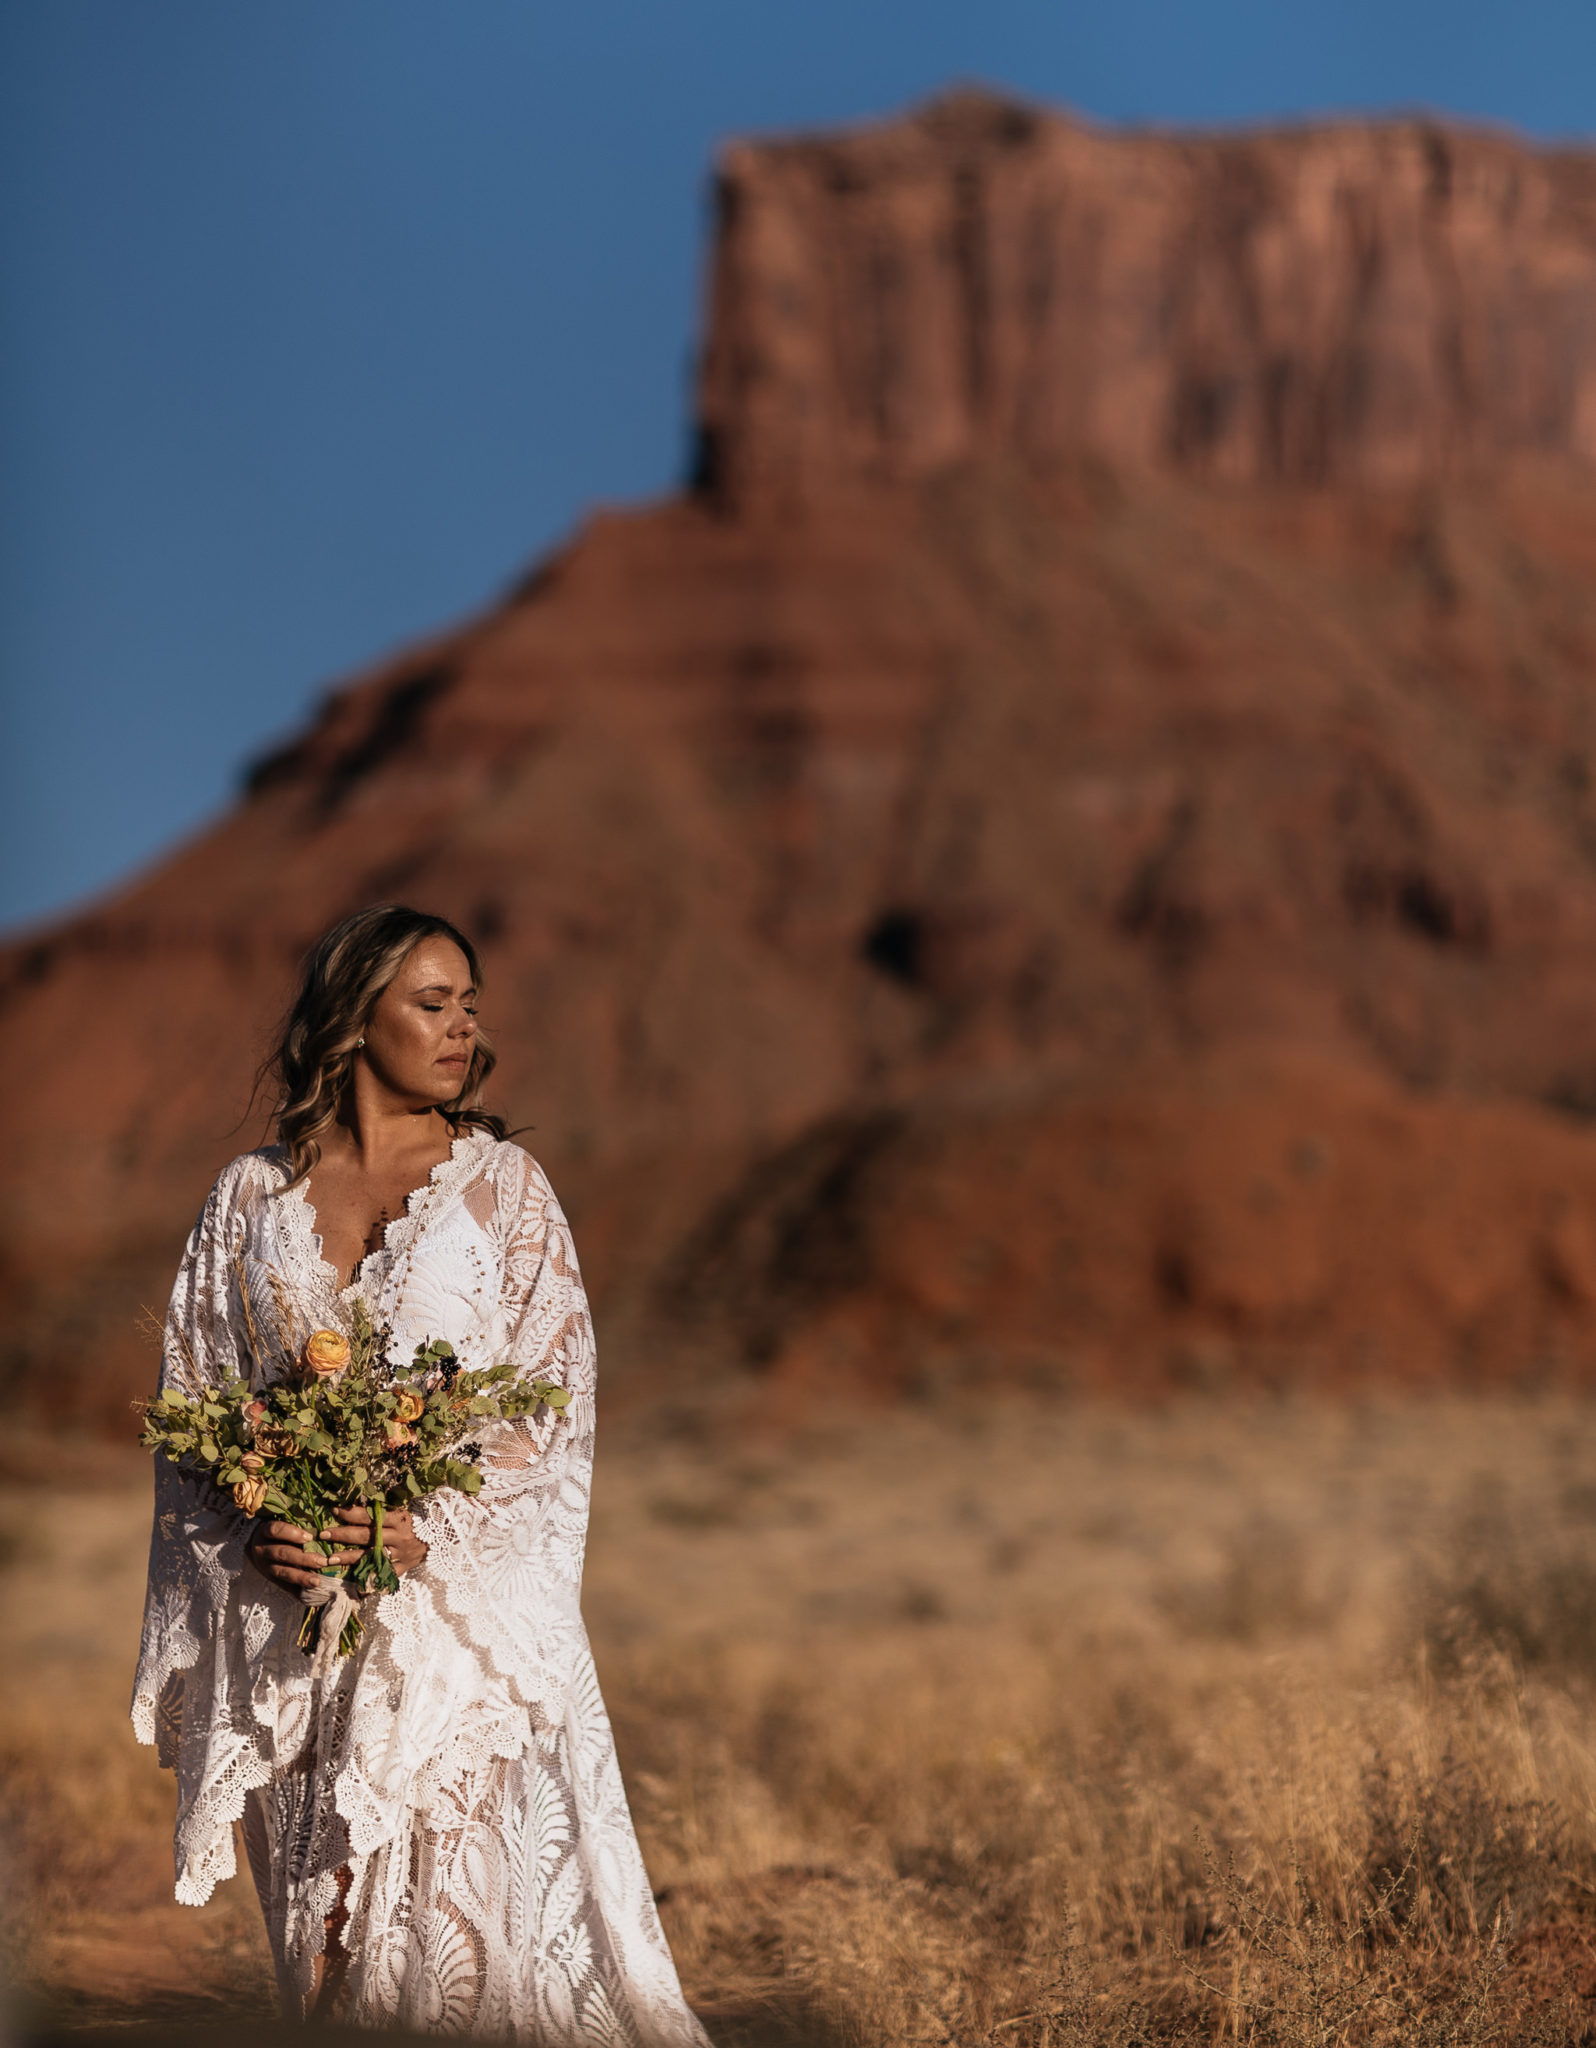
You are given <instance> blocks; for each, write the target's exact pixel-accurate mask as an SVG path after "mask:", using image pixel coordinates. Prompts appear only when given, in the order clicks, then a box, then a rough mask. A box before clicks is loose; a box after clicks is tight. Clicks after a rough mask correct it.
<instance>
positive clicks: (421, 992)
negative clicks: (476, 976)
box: [411, 981, 477, 996]
mask: <svg viewBox="0 0 1596 2048" xmlns="http://www.w3.org/2000/svg"><path fill="white" fill-rule="evenodd" d="M476 992H477V985H476V983H475V982H474V981H473V982H471V983H469V984H468V986H467V987H465V988H463V989H461V991H460V993H461V995H463V996H474V995H475V994H476ZM453 993H454V983H453V982H452V981H429V982H428V983H427V985H426V987H425V988H417V989H412V990H411V994H412V995H417V996H447V995H453Z"/></svg>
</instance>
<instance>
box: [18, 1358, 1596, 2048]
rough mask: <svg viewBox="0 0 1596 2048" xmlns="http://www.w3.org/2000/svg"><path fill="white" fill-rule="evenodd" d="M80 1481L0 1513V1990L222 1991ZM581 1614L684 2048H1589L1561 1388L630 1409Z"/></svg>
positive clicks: (23, 1490)
mask: <svg viewBox="0 0 1596 2048" xmlns="http://www.w3.org/2000/svg"><path fill="white" fill-rule="evenodd" d="M84 1476H85V1480H86V1484H85V1486H84V1489H83V1490H82V1491H81V1492H74V1493H71V1494H69V1495H68V1496H67V1497H65V1498H59V1497H58V1498H55V1499H53V1500H52V1499H50V1498H49V1497H48V1496H46V1495H45V1494H44V1493H43V1492H41V1491H35V1490H33V1489H32V1488H29V1487H25V1486H15V1487H13V1488H12V1490H11V1492H10V1494H9V1497H8V1500H7V1503H6V1506H5V1510H4V1522H3V1528H0V1535H3V1537H4V1543H5V1563H6V1569H5V1572H4V1578H3V1587H0V1591H3V1599H0V1628H3V1629H4V1631H5V1638H4V1639H5V1641H6V1642H7V1645H8V1664H9V1673H8V1677H9V1680H10V1682H9V1684H8V1686H7V1688H6V1691H5V1694H4V1700H5V1704H4V1706H3V1708H0V1753H3V1760H4V1764H5V1768H6V1774H7V1787H8V1789H7V1792H6V1801H7V1808H8V1814H7V1818H8V1819H9V1822H10V1826H9V1828H8V1830H7V1832H8V1837H9V1839H10V1840H11V1841H12V1843H13V1845H14V1847H13V1851H12V1853H13V1857H14V1861H15V1869H14V1872H13V1876H14V1879H15V1882H16V1886H17V1889H18V1891H19V1894H20V1898H21V1903H22V1906H23V1908H24V1911H23V1914H22V1916H21V1919H20V1922H19V1928H20V1934H19V1939H18V1940H17V1943H16V1946H15V1951H14V1955H15V1967H16V1968H17V1970H18V1972H19V1974H20V1975H21V1977H22V1978H23V1980H24V1982H25V1983H26V1984H27V1986H28V1987H29V1988H30V1989H31V1990H32V1992H33V1994H34V1995H35V1996H36V1997H37V1998H40V1999H42V2000H44V2001H45V2002H46V2003H47V2004H48V2005H50V2006H52V2007H53V2008H54V2009H55V2010H56V2011H57V2012H59V2013H62V2014H64V2015H66V2016H67V2017H69V2018H71V2017H76V2018H78V2019H87V2018H90V2017H93V2016H96V2015H98V2016H100V2017H102V2018H103V2017H105V2016H108V2015H116V2016H118V2017H123V2018H129V2017H133V2016H136V2015H139V2014H148V2013H151V2012H157V2011H164V2012H171V2013H177V2012H179V2011H186V2012H194V2011H196V2010H201V2009H203V2007H204V2005H205V2003H206V2002H207V2001H211V2002H213V2003H214V2004H215V2005H216V2006H218V2007H221V2006H225V2007H227V2008H229V2009H230V2010H248V2009H250V2008H251V2007H254V2008H255V2009H259V2008H260V2007H261V2006H262V2005H263V2004H264V2003H265V2002H266V2000H267V1998H268V1991H267V1984H268V1972H267V1970H266V1967H265V1958H264V1951H263V1947H262V1944H261V1940H260V1936H259V1932H258V1929H257V1927H256V1925H255V1922H254V1917H253V1916H254V1907H253V1902H252V1900H250V1899H249V1897H248V1896H247V1888H246V1886H245V1885H244V1884H243V1882H242V1881H236V1882H235V1883H234V1885H232V1886H230V1887H225V1888H224V1892H223V1894H221V1895H219V1896H218V1899H217V1901H216V1902H214V1903H213V1905H212V1906H211V1907H210V1908H208V1909H206V1911H205V1912H203V1913H191V1912H187V1911H185V1910H184V1909H182V1908H179V1907H177V1906H175V1905H172V1904H170V1903H169V1898H170V1894H169V1888H168V1887H169V1876H168V1873H169V1856H168V1848H167V1839H166V1827H167V1814H168V1811H169V1793H168V1790H167V1787H166V1785H165V1784H164V1782H163V1781H162V1780H161V1779H160V1778H159V1776H158V1774H157V1773H156V1772H155V1771H154V1769H153V1766H152V1765H151V1763H150V1760H149V1758H148V1755H147V1753H146V1752H142V1751H138V1750H136V1749H135V1748H134V1747H133V1745H132V1742H131V1738H130V1736H128V1735H127V1733H126V1732H125V1728H124V1725H123V1724H122V1721H121V1714H122V1710H123V1705H124V1700H125V1694H126V1688H127V1680H128V1672H129V1668H130V1660H131V1654H132V1645H133V1639H134V1636H135V1633H136V1622H137V1601H138V1587H139V1580H140V1577H141V1573H142V1563H143V1547H144V1515H145V1512H146V1510H145V1506H144V1503H145V1499H146V1491H145V1489H146V1486H147V1481H146V1480H145V1478H144V1476H143V1475H142V1474H141V1473H139V1472H137V1470H136V1469H134V1470H132V1471H131V1472H130V1471H129V1469H128V1468H127V1467H125V1466H123V1465H121V1464H116V1463H110V1462H107V1463H104V1464H102V1466H101V1467H100V1469H98V1470H96V1471H93V1472H89V1473H86V1474H85V1475H84ZM587 1601H588V1612H589V1619H590V1623H591V1627H592V1632H593V1636H594V1641H595V1647H596V1649H597V1652H598V1657H599V1664H600V1670H601V1673H602V1675H603V1677H604V1681H605V1685H606V1690H607V1694H608V1697H609V1701H610V1706H611V1710H612V1713H613V1714H614V1717H615V1720H616V1724H617V1731H618V1734H619V1738H620V1743H621V1751H622V1761H623V1764H624V1765H625V1767H626V1770H627V1776H628V1782H629V1785H630V1788H631V1792H632V1799H633V1804H634V1808H635V1810H636V1813H637V1817H638V1821H639V1826H640V1831H641V1833H642V1835H643V1840H644V1848H645V1851H646V1853H647V1855H648V1858H649V1863H650V1868H651V1871H652V1874H653V1877H654V1881H655V1884H656V1886H657V1887H658V1889H659V1891H660V1893H661V1895H662V1900H663V1912H664V1915H665V1918H666V1922H667V1925H668V1928H669V1931H670V1934H671V1937H672V1941H673V1943H674V1946H675V1949H676V1953H677V1958H678V1962H679V1963H680V1966H681V1969H682V1975H683V1978H684V1981H685V1983H686V1986H687V1989H688V1991H689V1995H690V1996H691V1997H692V1998H693V1999H694V2000H695V2002H696V2003H697V2004H698V2005H699V2007H700V2009H701V2010H702V2011H703V2012H704V2014H705V2016H706V2018H707V2020H708V2023H709V2025H710V2029H711V2032H712V2033H715V2034H716V2035H717V2037H718V2038H720V2039H721V2040H722V2041H723V2042H738V2043H753V2042H777V2041H783V2040H787V2041H793V2042H797V2041H805V2042H816V2043H822V2042H823V2043H833V2042H835V2043H838V2044H841V2043H860V2044H863V2043H871V2044H874V2043H881V2044H887V2043H893V2044H896V2043H926V2044H930V2048H954V2044H956V2048H977V2044H981V2048H1087V2044H1104V2048H1110V2044H1114V2048H1130V2044H1132V2043H1137V2042H1145V2043H1149V2044H1150V2043H1154V2042H1193V2043H1196V2042H1204V2043H1207V2042H1254V2043H1259V2044H1262V2043H1279V2044H1282V2048H1298V2044H1302V2048H1307V2044H1310V2043H1311V2044H1316V2048H1330V2044H1339V2043H1346V2044H1358V2048H1362V2044H1366V2043H1367V2044H1371V2048H1374V2044H1379V2043H1382V2042H1386V2041H1391V2042H1403V2043H1415V2044H1422V2048H1432V2044H1433V2048H1442V2044H1458V2048H1464V2044H1485V2043H1498V2042H1499V2043H1513V2044H1518V2043H1524V2044H1529V2043H1534V2042H1545V2043H1565V2042H1566V2043H1574V2042H1580V2041H1585V2040H1587V2039H1596V2025H1591V2024H1588V2023H1587V2020H1586V2018H1585V2017H1584V2016H1585V2015H1586V2014H1588V2013H1589V2014H1592V2015H1596V1718H1593V1706H1596V1407H1590V1406H1584V1405H1577V1404H1574V1403H1571V1402H1566V1401H1562V1400H1557V1401H1554V1400H1551V1399H1547V1400H1538V1401H1522V1402H1485V1401H1473V1402H1468V1401H1460V1400H1448V1401H1445V1402H1436V1403H1433V1404H1420V1403H1410V1404H1404V1405H1391V1406H1379V1407H1372V1406H1362V1407H1346V1408H1322V1407H1312V1406H1305V1405H1304V1406H1297V1405H1292V1404H1289V1403H1287V1404H1270V1405H1260V1406H1257V1407H1243V1406H1235V1405H1232V1406H1217V1405H1216V1406H1205V1405H1201V1404H1195V1403H1188V1404H1184V1405H1176V1406H1172V1407H1169V1408H1167V1409H1164V1410H1160V1411H1157V1412H1154V1413H1147V1414H1132V1413H1126V1412H1117V1411H1109V1410H1104V1409H1093V1408H1085V1407H1080V1406H1074V1405H1067V1404H1058V1405H1052V1406H1043V1405H1028V1404H1023V1403H1018V1402H1016V1403H992V1404H990V1405H988V1406H986V1407H983V1408H982V1409H981V1410H980V1411H979V1412H972V1413H971V1414H968V1415H965V1414H961V1413H960V1412H959V1410H958V1408H957V1406H956V1405H955V1406H949V1407H943V1408H937V1409H922V1410H915V1411H909V1412H901V1411H900V1412H897V1413H890V1414H889V1413H863V1412H848V1411H846V1410H842V1409H835V1410H833V1411H832V1413H831V1415H830V1416H829V1417H828V1419H827V1422H826V1424H825V1426H824V1427H819V1428H815V1429H813V1430H811V1431H809V1432H808V1433H807V1434H806V1435H804V1436H801V1437H798V1438H794V1437H787V1438H785V1439H783V1440H780V1441H776V1440H774V1439H772V1440H769V1441H766V1442H763V1443H756V1442H754V1441H752V1440H750V1439H749V1438H748V1437H747V1436H746V1435H743V1436H741V1437H738V1436H735V1435H734V1434H733V1433H732V1432H731V1431H730V1430H729V1429H716V1428H709V1427H706V1426H699V1425H692V1424H690V1423H689V1422H688V1421H687V1420H686V1419H685V1418H682V1419H681V1420H680V1421H679V1422H678V1424H677V1426H676V1428H675V1429H674V1430H669V1431H662V1430H661V1428H660V1427H659V1425H658V1424H657V1423H656V1424H654V1425H652V1426H645V1424H644V1423H643V1422H642V1420H641V1419H638V1420H634V1421H632V1422H628V1423H623V1424H617V1425H616V1426H615V1427H613V1428H612V1429H611V1430H610V1431H609V1433H608V1435H607V1436H606V1437H605V1438H604V1439H603V1440H602V1441H601V1452H600V1463H599V1476H598V1489H597V1496H596V1499H595V1508H594V1526H593V1538H592V1544H591V1548H590V1563H589V1578H588V1593H587Z"/></svg>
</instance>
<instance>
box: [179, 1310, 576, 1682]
mask: <svg viewBox="0 0 1596 2048" xmlns="http://www.w3.org/2000/svg"><path fill="white" fill-rule="evenodd" d="M246 1300H247V1297H246ZM351 1325H352V1327H351V1331H350V1334H349V1335H348V1336H346V1335H345V1334H344V1333H343V1332H342V1331H341V1330H313V1331H312V1332H311V1334H310V1336H309V1337H308V1338H307V1339H306V1341H305V1343H304V1345H303V1346H302V1348H301V1349H300V1351H299V1353H298V1354H297V1356H286V1357H284V1358H282V1359H280V1360H278V1361H277V1363H278V1365H279V1368H280V1370H279V1374H278V1376H277V1377H276V1378H274V1379H273V1380H272V1381H271V1382H270V1383H269V1384H267V1385H265V1386H263V1387H262V1388H261V1389H260V1391H259V1392H255V1391H253V1390H252V1389H251V1388H250V1387H249V1386H248V1385H246V1383H245V1382H244V1381H243V1380H241V1379H231V1380H228V1381H226V1382H224V1383H223V1384H222V1385H221V1386H218V1387H209V1388H207V1389H206V1390H205V1392H204V1393H203V1394H183V1393H179V1392H178V1391H177V1390H176V1389H175V1388H168V1390H167V1391H166V1392H165V1393H163V1394H158V1395H156V1397H155V1398H154V1399H153V1400H152V1401H149V1402H147V1403H145V1404H144V1407H143V1417H144V1425H143V1429H142V1432H141V1434H140V1438H139V1441H140V1443H141V1444H142V1445H143V1446H144V1448H145V1449H146V1450H147V1451H152V1452H154V1453H155V1455H156V1456H157V1457H162V1458H168V1459H170V1460H171V1462H172V1463H173V1464H174V1465H176V1466H178V1467H179V1468H180V1469H181V1470H183V1471H185V1472H194V1473H198V1474H199V1475H200V1476H201V1477H202V1478H205V1479H208V1480H209V1481H210V1482H211V1484H212V1485H213V1486H216V1487H218V1488H219V1489H220V1490H221V1491H222V1492H223V1493H225V1494H228V1495H229V1496H230V1497H231V1498H232V1500H233V1501H234V1503H235V1504H236V1505H237V1506H238V1507H240V1508H242V1509H243V1511H244V1512H245V1514H247V1515H259V1514H267V1515H271V1516H273V1517H274V1518H275V1519H277V1520H279V1521H285V1522H292V1523H294V1524H295V1525H296V1526H297V1527H299V1528H301V1529H305V1530H308V1531H309V1532H310V1534H311V1536H312V1538H313V1539H316V1540H313V1541H312V1542H311V1543H309V1544H308V1545H307V1546H306V1548H307V1550H308V1551H310V1552H311V1553H313V1554H314V1555H315V1556H317V1557H329V1556H330V1555H331V1554H332V1552H333V1550H334V1549H336V1548H337V1541H336V1539H329V1540H327V1541H322V1540H320V1536H319V1532H320V1531H321V1530H322V1529H324V1528H326V1527H327V1526H328V1525H329V1524H330V1523H331V1521H332V1519H333V1513H334V1510H335V1509H337V1508H341V1507H355V1506H366V1507H369V1508H370V1509H371V1518H372V1540H371V1547H370V1548H369V1549H368V1550H367V1551H366V1552H365V1553H364V1554H363V1555H362V1557H361V1558H360V1560H359V1562H358V1563H357V1564H354V1565H351V1566H350V1567H349V1568H348V1570H347V1571H345V1569H344V1567H342V1566H341V1565H327V1566H324V1567H323V1570H322V1576H323V1578H324V1579H326V1580H327V1581H328V1582H329V1584H328V1588H327V1591H326V1592H322V1591H321V1589H320V1588H317V1589H316V1590H315V1591H314V1592H310V1591H307V1593H306V1594H305V1595H304V1598H305V1601H306V1605H307V1607H308V1608H309V1612H308V1613H307V1614H306V1616H305V1620H304V1623H303V1625H302V1626H301V1628H300V1631H299V1645H300V1648H301V1649H302V1650H304V1651H305V1652H306V1653H307V1655H313V1654H314V1653H315V1651H316V1650H317V1648H318V1646H319V1645H320V1644H321V1641H322V1634H323V1628H324V1624H325V1623H326V1622H327V1620H328V1617H329V1611H330V1612H331V1614H332V1615H333V1616H335V1617H336V1618H337V1626H338V1645H337V1647H338V1654H339V1655H341V1656H345V1657H347V1656H348V1655H349V1654H350V1653H351V1651H353V1649H354V1648H355V1646H356V1644H357V1643H358V1642H359V1641H360V1637H361V1634H362V1632H363V1631H362V1625H361V1621H360V1616H359V1610H358V1607H357V1606H355V1605H354V1604H352V1603H353V1602H355V1601H358V1600H359V1599H360V1598H361V1597H363V1596H364V1595H365V1594H367V1593H371V1592H376V1593H384V1592H388V1593H392V1592H397V1591H398V1588H399V1575H398V1573H397V1572H396V1571H395V1570H394V1568H393V1563H392V1560H391V1559H390V1558H389V1557H388V1556H387V1554H386V1553H385V1551H384V1549H383V1542H382V1525H383V1517H384V1515H385V1514H386V1513H388V1512H389V1511H391V1510H392V1509H394V1508H400V1507H406V1506H408V1505H409V1504H410V1503H411V1502H412V1501H417V1500H421V1499H424V1498H425V1496H426V1495H428V1494H429V1493H437V1492H439V1491H441V1490H442V1489H443V1488H445V1487H454V1488H455V1489H456V1490H457V1491H458V1492H460V1493H468V1494H469V1493H476V1492H478V1491H479V1490H480V1488H481V1485H482V1474H481V1472H480V1470H479V1469H478V1460H479V1459H480V1458H481V1455H482V1446H481V1445H480V1444H479V1443H477V1442H474V1441H472V1440H471V1439H472V1437H473V1433H474V1432H476V1431H478V1430H480V1429H481V1428H482V1426H483V1425H484V1424H485V1423H489V1422H494V1421H501V1420H505V1419H507V1418H510V1417H513V1416H518V1415H530V1414H531V1413H532V1412H533V1411H534V1410H535V1409H537V1408H539V1407H542V1406H545V1405H546V1406H548V1407H549V1408H551V1409H553V1410H554V1411H555V1412H556V1414H557V1415H558V1414H559V1413H561V1412H563V1410H564V1409H565V1407H566V1405H567V1404H568V1402H569V1401H570V1398H571V1397H570V1394H569V1393H568V1392H567V1390H566V1389H565V1388H564V1387H561V1386H557V1385H555V1384H553V1383H552V1382H551V1381H547V1380H521V1379H517V1378H516V1369H515V1367H514V1366H513V1365H510V1364H502V1365H490V1366H487V1367H485V1368H484V1369H482V1370H479V1371H476V1372H467V1371H466V1370H465V1369H464V1368H463V1367H462V1366H461V1364H460V1362H459V1360H458V1359H457V1358H456V1357H455V1354H454V1347H453V1346H452V1345H451V1344H449V1343H447V1342H445V1341H444V1339H442V1338H436V1339H434V1340H433V1341H432V1342H431V1343H427V1344H418V1345H417V1346H416V1350H415V1356H414V1357H413V1358H412V1360H411V1361H410V1363H409V1364H408V1365H400V1366H394V1365H391V1364H390V1363H389V1361H388V1348H389V1342H390V1333H389V1331H388V1330H387V1329H385V1328H382V1327H380V1326H379V1325H377V1324H376V1323H374V1322H373V1321H372V1319H371V1317H370V1315H369V1314H368V1313H367V1311H366V1308H365V1305H364V1303H363V1302H360V1301H358V1300H357V1301H356V1302H355V1304H354V1307H353V1312H352V1316H351ZM250 1336H251V1341H252V1343H253V1342H254V1338H255V1332H254V1330H253V1329H251V1331H250ZM257 1350H258V1346H257ZM282 1368H286V1370H284V1369H282ZM339 1593H343V1594H344V1595H345V1596H346V1597H345V1598H343V1599H341V1600H340V1599H337V1598H336V1596H337V1595H338V1594H339Z"/></svg>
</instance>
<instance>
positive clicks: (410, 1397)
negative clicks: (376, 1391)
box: [394, 1387, 427, 1422]
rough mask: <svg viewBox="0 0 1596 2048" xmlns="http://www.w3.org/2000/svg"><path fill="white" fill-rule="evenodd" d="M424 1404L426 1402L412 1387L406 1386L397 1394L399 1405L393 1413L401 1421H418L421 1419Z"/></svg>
mask: <svg viewBox="0 0 1596 2048" xmlns="http://www.w3.org/2000/svg"><path fill="white" fill-rule="evenodd" d="M426 1405H427V1404H426V1402H425V1401H424V1400H423V1399H422V1398H421V1396H420V1395H419V1394H418V1393H417V1392H416V1390H415V1388H414V1387H406V1388H405V1390H404V1392H403V1393H402V1394H401V1395H400V1396H399V1405H398V1407H397V1408H396V1409H395V1410H394V1413H395V1414H396V1415H397V1416H398V1418H399V1420H400V1421H401V1422H419V1421H420V1420H421V1411H422V1410H423V1409H424V1408H425V1407H426Z"/></svg>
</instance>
